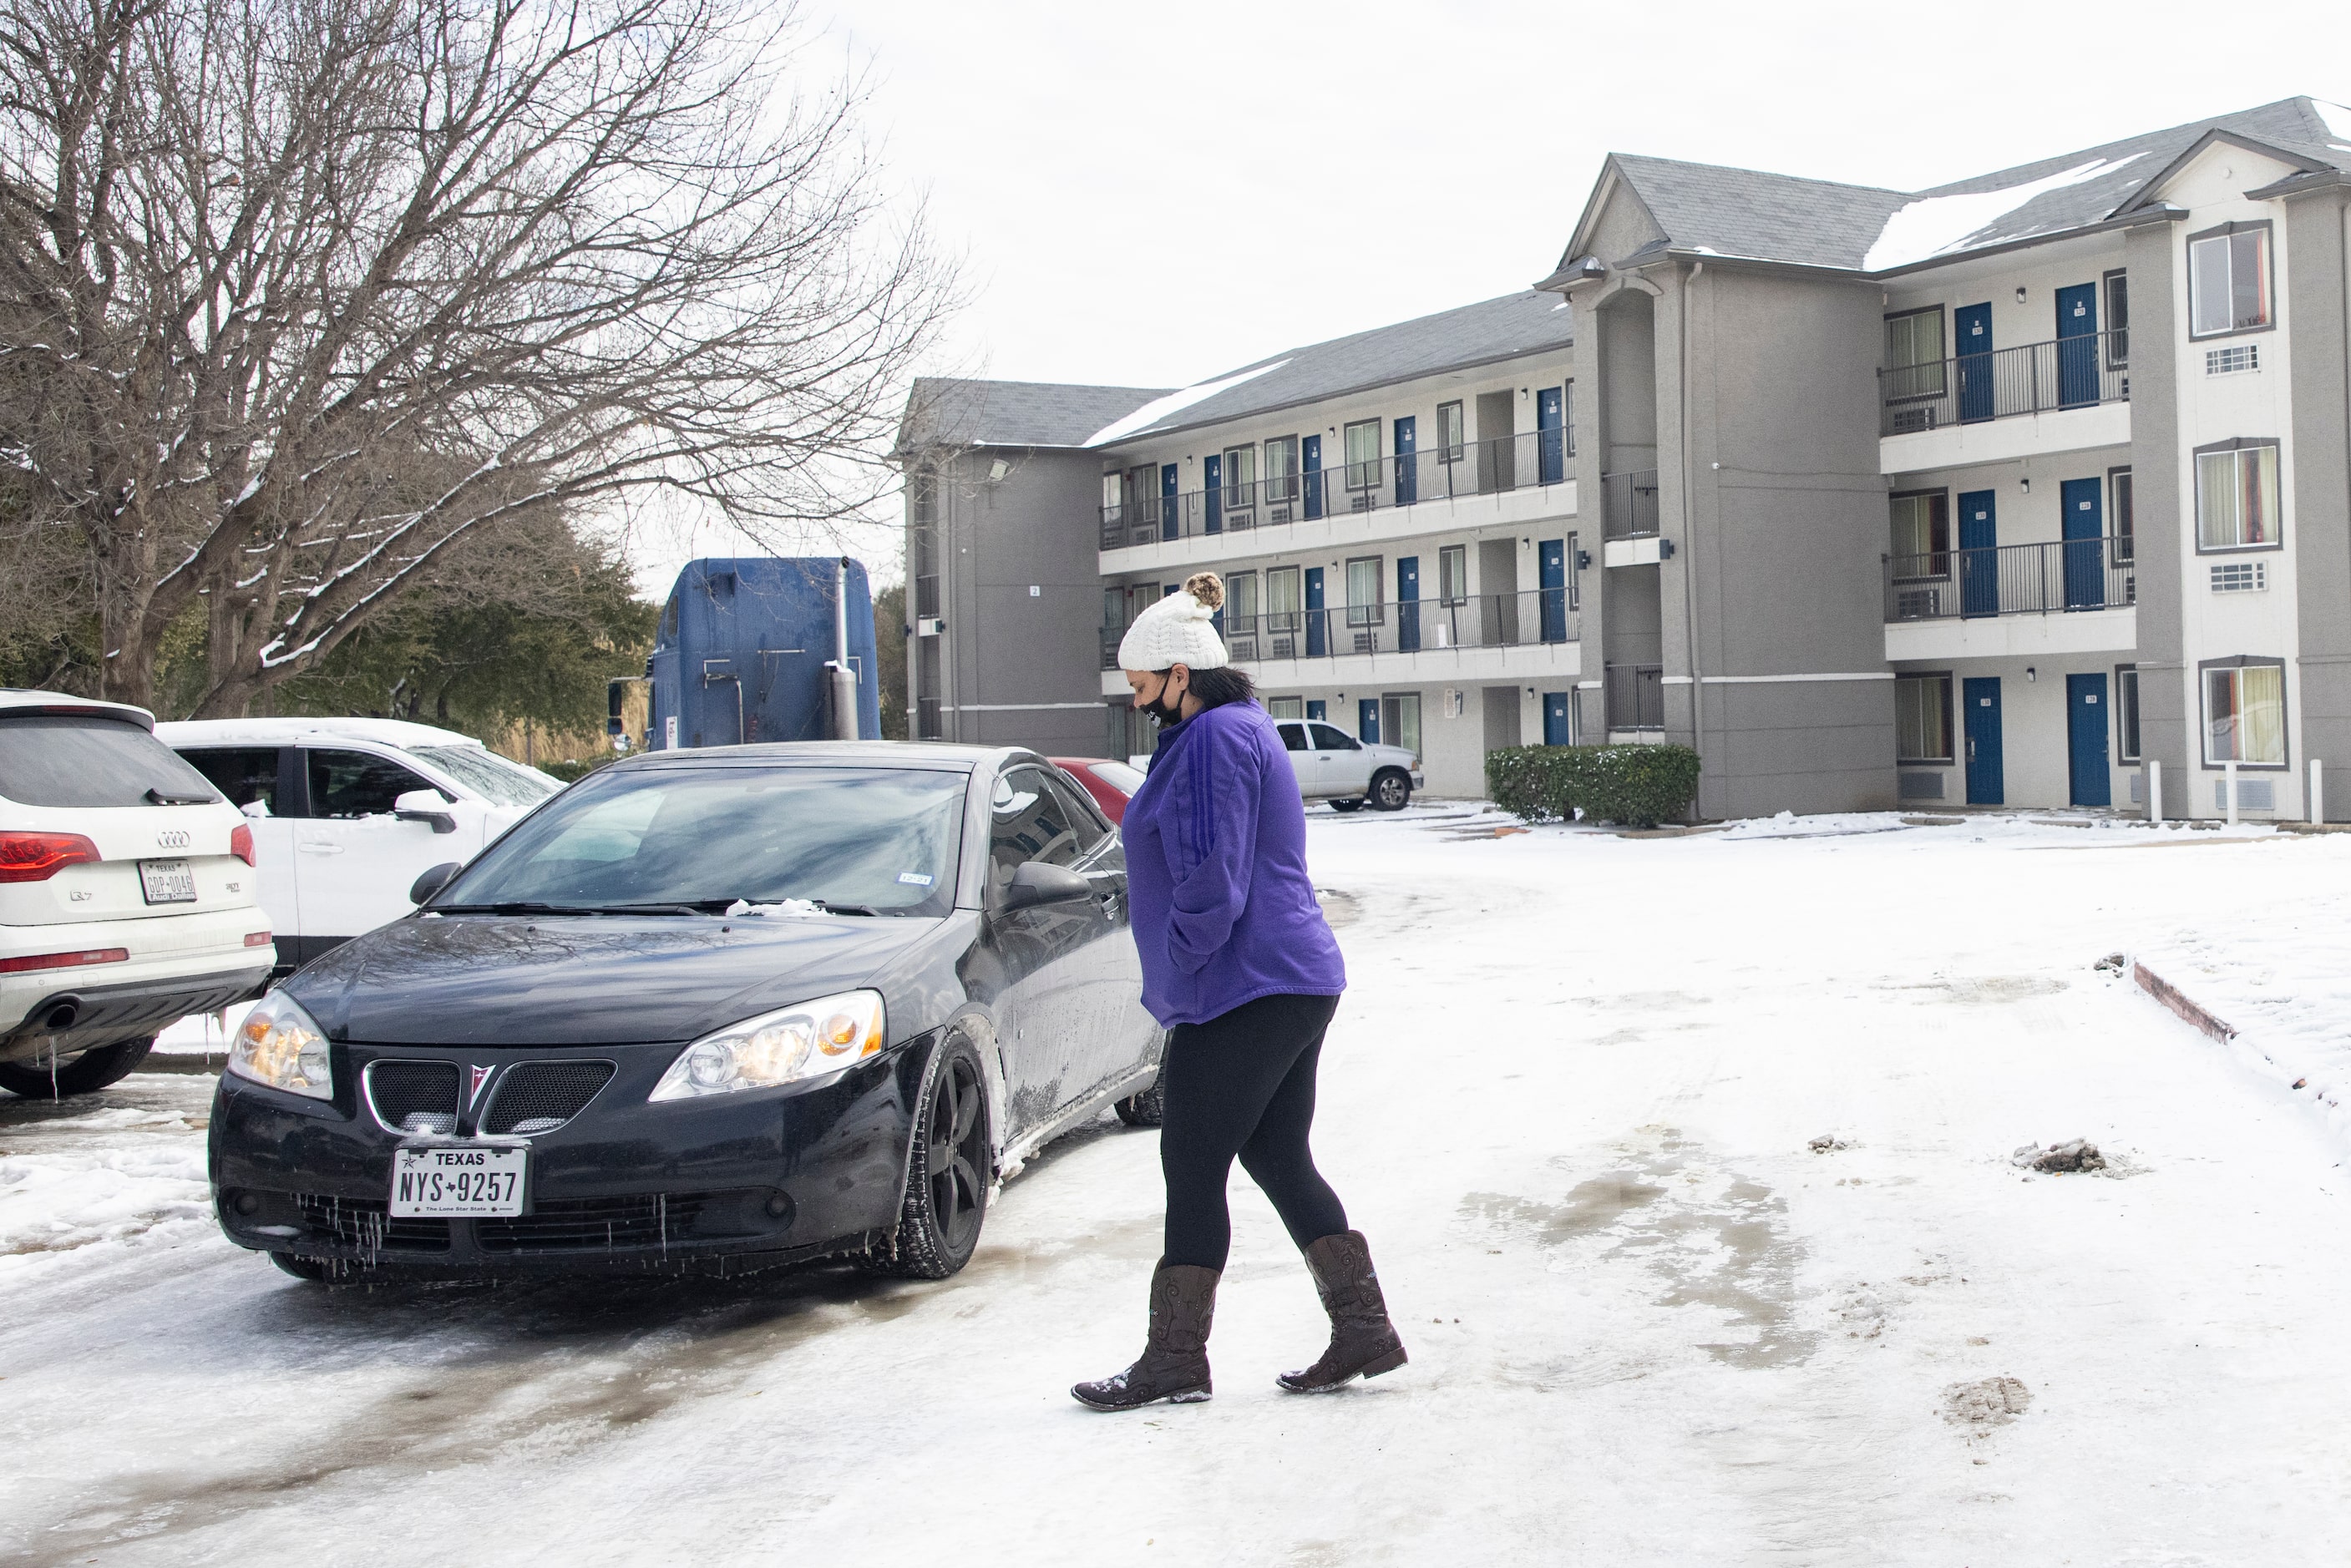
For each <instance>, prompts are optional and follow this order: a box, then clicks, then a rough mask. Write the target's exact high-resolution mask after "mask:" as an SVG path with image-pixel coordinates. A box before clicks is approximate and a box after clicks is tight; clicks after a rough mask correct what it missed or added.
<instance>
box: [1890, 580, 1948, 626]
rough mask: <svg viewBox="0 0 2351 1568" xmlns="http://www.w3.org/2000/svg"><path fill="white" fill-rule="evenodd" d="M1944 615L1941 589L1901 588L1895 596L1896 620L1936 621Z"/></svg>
mask: <svg viewBox="0 0 2351 1568" xmlns="http://www.w3.org/2000/svg"><path fill="white" fill-rule="evenodd" d="M1942 613H1943V590H1942V589H1940V588H1900V589H1897V590H1896V592H1895V595H1894V618H1895V619H1896V620H1936V619H1938V618H1941V616H1942Z"/></svg>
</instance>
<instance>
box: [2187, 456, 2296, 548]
mask: <svg viewBox="0 0 2351 1568" xmlns="http://www.w3.org/2000/svg"><path fill="white" fill-rule="evenodd" d="M2264 452H2266V453H2267V454H2268V460H2267V463H2266V465H2265V466H2266V469H2267V472H2266V475H2265V477H2266V480H2267V483H2266V485H2265V486H2264V489H2265V492H2266V493H2265V495H2264V497H2263V499H2264V500H2265V502H2266V504H2267V505H2268V509H2269V516H2268V518H2267V519H2266V522H2267V525H2268V530H2269V536H2268V537H2267V538H2262V539H2254V540H2248V539H2246V538H2245V536H2244V535H2245V518H2244V515H2243V509H2242V508H2241V506H2240V505H2238V503H2239V502H2241V500H2242V498H2243V496H2244V493H2245V480H2244V471H2245V467H2246V464H2247V463H2249V462H2250V463H2252V464H2253V465H2255V468H2256V471H2257V472H2259V471H2260V469H2261V468H2262V466H2264V465H2263V463H2262V453H2264ZM2194 455H2195V459H2196V552H2197V554H2199V555H2203V556H2209V555H2214V554H2222V553H2226V552H2229V551H2233V550H2281V549H2283V548H2284V547H2285V515H2284V499H2285V484H2284V479H2283V472H2282V471H2283V467H2284V460H2283V453H2282V452H2280V450H2279V442H2278V441H2277V439H2276V438H2275V437H2273V436H2241V437H2238V438H2236V439H2234V440H2231V441H2214V442H2212V443H2211V444H2210V445H2209V446H2199V447H2198V448H2197V449H2196V452H2195V454H2194ZM2220 460H2227V461H2225V462H2222V461H2220ZM2224 468H2225V469H2226V470H2227V471H2228V474H2229V479H2228V482H2227V483H2228V486H2229V495H2230V501H2231V507H2232V508H2234V509H2235V510H2236V512H2237V516H2236V519H2235V524H2234V528H2233V537H2231V538H2230V539H2227V540H2223V541H2220V542H2219V543H2214V542H2212V535H2213V507H2214V504H2215V488H2214V486H2213V484H2212V483H2210V481H2211V479H2212V478H2213V477H2215V476H2217V475H2218V474H2219V472H2220V471H2221V470H2222V469H2224Z"/></svg>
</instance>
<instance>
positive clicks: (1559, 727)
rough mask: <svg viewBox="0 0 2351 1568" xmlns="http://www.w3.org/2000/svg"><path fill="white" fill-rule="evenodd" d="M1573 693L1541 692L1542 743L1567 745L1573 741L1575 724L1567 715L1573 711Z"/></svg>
mask: <svg viewBox="0 0 2351 1568" xmlns="http://www.w3.org/2000/svg"><path fill="white" fill-rule="evenodd" d="M1574 702H1575V693H1574V692H1573V691H1546V692H1544V693H1543V700H1542V705H1543V744H1544V745H1546V746H1569V745H1573V744H1574V743H1575V726H1574V723H1573V722H1572V721H1571V720H1570V719H1569V717H1568V715H1569V714H1570V713H1571V712H1572V711H1573V705H1574Z"/></svg>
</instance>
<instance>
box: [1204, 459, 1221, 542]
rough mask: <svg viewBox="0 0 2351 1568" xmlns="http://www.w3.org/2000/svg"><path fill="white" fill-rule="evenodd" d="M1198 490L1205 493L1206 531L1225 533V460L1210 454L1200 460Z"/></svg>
mask: <svg viewBox="0 0 2351 1568" xmlns="http://www.w3.org/2000/svg"><path fill="white" fill-rule="evenodd" d="M1200 488H1201V490H1202V491H1203V492H1205V500H1206V504H1207V513H1208V521H1207V532H1208V533H1211V534H1221V533H1223V532H1224V531H1225V460H1224V459H1223V458H1222V457H1219V456H1217V455H1216V454H1215V453H1211V454H1209V455H1208V456H1207V457H1204V458H1202V459H1201V460H1200Z"/></svg>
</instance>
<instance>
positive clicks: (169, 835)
mask: <svg viewBox="0 0 2351 1568" xmlns="http://www.w3.org/2000/svg"><path fill="white" fill-rule="evenodd" d="M187 846H188V836H187V835H186V834H185V833H183V832H182V831H180V829H178V828H176V827H174V828H170V829H167V830H166V831H164V832H162V833H159V834H157V835H156V836H155V847H156V848H158V849H185V848H186V847H187Z"/></svg>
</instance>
